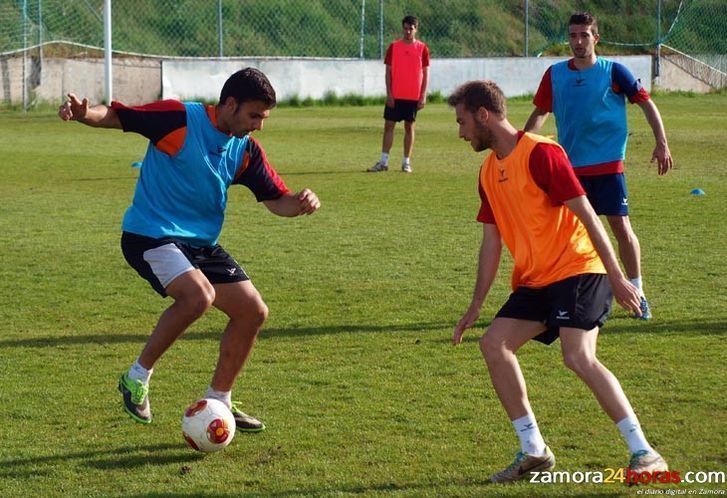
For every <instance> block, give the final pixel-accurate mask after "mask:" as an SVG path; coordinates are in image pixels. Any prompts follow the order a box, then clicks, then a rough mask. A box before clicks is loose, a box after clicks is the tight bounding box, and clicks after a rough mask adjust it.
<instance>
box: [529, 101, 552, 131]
mask: <svg viewBox="0 0 727 498" xmlns="http://www.w3.org/2000/svg"><path fill="white" fill-rule="evenodd" d="M548 114H550V113H549V112H546V111H543V110H541V109H538V108H537V107H536V108H535V109H533V112H532V113H531V114H530V117H529V118H528V120H527V122H526V123H525V127H524V128H523V130H524V131H527V132H530V133H538V132H539V131H540V128H542V127H543V125H544V124H545V120H546V119H548Z"/></svg>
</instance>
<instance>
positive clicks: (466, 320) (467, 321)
mask: <svg viewBox="0 0 727 498" xmlns="http://www.w3.org/2000/svg"><path fill="white" fill-rule="evenodd" d="M479 317H480V306H474V305H470V307H469V308H467V311H465V313H464V315H462V318H460V319H459V322H457V325H456V326H455V327H454V334H452V344H453V345H454V346H456V345H457V344H461V343H462V336H463V335H464V331H465V330H467V329H469V328H472V327H473V326H474V325H475V322H477V319H478V318H479Z"/></svg>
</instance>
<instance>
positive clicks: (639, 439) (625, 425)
mask: <svg viewBox="0 0 727 498" xmlns="http://www.w3.org/2000/svg"><path fill="white" fill-rule="evenodd" d="M616 427H618V430H619V431H621V435H622V436H623V438H624V440H626V444H628V445H629V451H630V452H631V453H632V454H633V453H636V452H637V451H641V450H645V451H648V452H649V453H655V451H654V448H652V447H651V445H650V444H649V442H648V441H647V440H646V437H645V436H644V431H642V430H641V424H639V419H637V418H636V415H634V414H631V415H629V416H628V417H626V418H625V419H623V420H622V421H621V422H619V423H617V424H616Z"/></svg>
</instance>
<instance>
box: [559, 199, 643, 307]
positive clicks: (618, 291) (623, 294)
mask: <svg viewBox="0 0 727 498" xmlns="http://www.w3.org/2000/svg"><path fill="white" fill-rule="evenodd" d="M565 205H566V206H568V209H570V210H571V211H573V213H575V215H576V216H577V217H578V219H579V220H581V223H583V225H584V226H585V227H586V231H587V232H588V236H589V237H590V238H591V242H593V247H594V248H595V249H596V252H597V253H598V256H599V257H600V258H601V261H603V266H605V267H606V273H607V274H608V280H609V282H610V283H611V291H612V292H613V297H614V299H615V300H616V302H617V303H618V304H619V305H620V306H621V307H622V308H624V309H625V310H626V311H629V312H632V313H634V314H636V315H641V308H640V302H641V296H640V295H639V291H638V290H637V289H636V287H634V286H633V285H632V284H631V283H630V282H629V281H628V280H626V278H625V277H624V274H623V272H622V271H621V268H620V267H619V265H618V260H617V259H616V252H615V251H614V250H613V246H612V245H611V241H610V239H609V238H608V234H607V233H606V229H605V228H604V227H603V223H601V220H599V219H598V215H596V212H595V211H594V210H593V208H592V207H591V205H590V203H589V202H588V200H587V199H586V196H585V195H582V196H580V197H576V198H574V199H570V200H568V201H565Z"/></svg>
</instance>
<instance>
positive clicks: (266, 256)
mask: <svg viewBox="0 0 727 498" xmlns="http://www.w3.org/2000/svg"><path fill="white" fill-rule="evenodd" d="M657 102H658V104H659V106H660V109H661V111H662V113H663V115H664V118H665V122H666V126H667V129H668V130H669V135H670V139H671V147H672V151H673V153H674V156H675V158H676V161H677V165H678V167H677V169H676V170H675V171H674V172H673V173H672V174H670V175H669V176H667V177H665V178H657V176H656V175H655V173H654V172H653V169H652V168H650V167H648V165H647V161H648V157H649V155H650V150H651V145H652V139H651V137H650V132H649V131H648V128H647V127H646V125H645V121H644V119H643V117H641V116H639V115H636V114H634V115H632V116H631V123H632V125H633V126H632V128H633V134H632V137H631V146H630V149H629V150H630V152H629V158H628V164H629V181H630V183H629V185H630V189H631V196H632V199H633V202H632V204H633V223H634V225H635V227H636V230H637V232H638V234H639V236H640V238H641V242H642V246H643V248H644V267H645V275H646V286H647V292H649V294H650V298H651V301H652V304H653V306H654V312H655V315H656V318H655V320H653V321H652V322H650V323H640V322H636V321H633V320H630V319H628V318H626V317H625V315H624V313H623V312H621V311H616V312H615V313H614V318H613V319H612V320H610V321H609V323H608V326H607V329H606V331H605V332H604V334H603V336H602V337H601V340H600V352H601V353H600V356H601V359H602V360H603V361H604V363H606V364H607V365H608V366H609V367H610V368H611V369H612V370H613V371H614V372H615V373H616V375H617V376H618V377H619V378H620V379H621V381H622V383H623V385H624V387H625V389H626V391H627V393H628V394H629V395H630V396H631V398H632V400H633V402H634V404H635V406H636V409H637V411H638V413H639V415H640V416H641V418H642V421H643V423H644V427H645V430H646V432H647V434H648V436H649V437H650V439H651V440H652V442H653V443H654V444H655V445H656V446H657V447H658V448H659V449H660V450H661V451H662V452H663V453H664V454H665V456H667V458H668V459H669V461H670V464H671V466H672V468H673V469H676V470H681V471H682V472H686V471H688V470H723V471H724V470H725V468H726V467H727V460H726V459H725V454H724V448H725V442H726V441H727V433H726V432H725V427H727V419H726V418H725V412H724V396H723V395H722V394H721V393H722V387H720V386H722V385H723V384H724V380H725V378H724V368H723V365H724V357H725V352H726V351H725V349H726V346H727V343H726V342H725V337H726V336H725V332H726V330H727V329H726V327H725V311H726V310H725V305H724V299H721V298H720V296H722V295H723V294H724V292H725V289H726V288H727V277H725V275H727V271H726V270H727V268H726V266H725V250H724V247H725V221H724V219H723V214H724V203H723V202H722V199H723V198H724V196H725V193H726V192H725V183H726V180H727V178H725V176H726V173H725V170H724V168H721V167H720V164H721V163H722V161H723V159H724V157H725V154H726V153H727V149H726V148H725V147H726V146H725V142H724V131H723V130H722V126H721V120H722V119H723V118H722V117H723V116H724V115H725V112H726V111H727V100H725V97H724V96H717V95H712V96H703V97H696V98H689V97H683V96H661V97H659V98H658V101H657ZM529 109H530V106H529V104H527V103H525V102H522V101H519V102H514V103H512V105H511V116H512V121H513V122H514V123H520V124H522V123H523V122H524V120H525V118H526V116H527V114H528V112H529ZM630 111H631V112H634V111H637V112H638V110H637V109H634V108H631V109H630ZM549 124H550V125H551V130H552V123H549ZM380 132H381V119H380V108H379V107H362V108H345V109H335V108H307V109H290V108H289V109H277V110H275V111H274V113H273V116H272V118H271V119H270V121H269V123H267V125H266V128H265V130H264V131H263V132H262V133H260V135H259V138H260V140H261V141H262V143H263V144H265V146H266V149H267V150H268V154H269V157H270V159H271V161H272V162H273V164H276V165H277V167H278V169H279V170H280V171H281V172H282V174H283V176H284V178H285V180H286V181H287V182H288V184H289V185H290V186H291V187H294V188H299V187H303V186H309V187H311V188H313V189H314V190H315V191H316V192H318V194H319V195H320V196H321V198H322V200H323V203H324V207H323V208H322V210H321V211H320V212H319V213H318V214H316V215H315V216H313V217H309V218H305V219H295V220H286V219H279V218H275V217H273V216H271V215H269V214H268V213H266V212H265V211H264V209H263V208H262V206H260V205H257V204H256V203H255V202H254V201H253V200H252V198H251V196H250V195H249V193H247V192H246V191H244V190H243V189H236V190H235V191H234V193H233V195H232V200H231V206H230V209H229V215H228V219H227V221H226V227H225V231H224V233H223V236H222V243H223V244H224V245H225V246H226V247H227V248H228V250H230V251H231V252H232V253H233V254H234V255H235V256H236V257H237V258H238V260H239V261H240V263H241V264H242V265H243V266H244V267H245V268H246V269H247V270H248V271H249V273H250V274H251V275H252V277H253V280H254V282H255V283H256V285H257V286H258V288H259V289H260V290H261V292H262V294H263V296H265V298H266V301H267V303H268V304H269V306H270V308H271V318H270V320H269V322H268V323H267V325H266V328H265V331H264V332H263V334H262V336H261V339H260V341H259V344H258V348H257V349H256V351H255V354H254V355H253V358H252V360H251V362H250V365H249V368H248V369H247V370H246V372H245V373H244V375H243V378H242V379H241V382H240V385H239V389H238V391H237V396H238V397H239V398H240V399H242V400H244V401H245V402H246V405H247V406H248V407H249V411H250V412H251V413H254V414H256V415H259V416H261V417H263V418H264V419H265V420H266V422H267V424H268V426H269V430H268V431H267V432H266V433H264V434H262V435H258V436H253V437H246V436H238V437H237V438H236V440H235V441H234V442H233V445H232V446H231V447H230V448H228V449H227V450H226V451H224V452H223V453H220V454H216V455H211V456H208V457H201V456H199V455H196V454H194V453H192V452H191V451H190V450H188V449H186V448H185V447H184V445H183V442H182V440H181V436H180V433H179V419H180V417H181V412H182V409H183V407H184V406H185V405H186V404H187V403H188V402H190V401H192V400H193V399H194V398H195V397H197V396H199V395H200V394H201V393H202V392H203V391H204V389H205V387H206V384H207V382H208V379H209V376H210V375H211V369H212V361H213V358H214V357H215V356H216V349H217V339H218V337H219V330H220V329H221V327H222V326H223V325H224V320H223V319H222V317H221V316H220V314H219V313H212V314H210V315H209V316H206V317H205V318H203V319H202V320H200V321H199V322H198V323H197V324H195V325H194V326H193V327H192V329H191V330H190V331H189V333H188V334H187V335H186V336H185V337H184V338H183V339H182V340H181V341H180V342H179V343H177V344H176V345H175V346H174V347H173V348H172V349H171V350H170V351H169V352H168V354H167V355H166V356H165V357H164V358H163V359H162V361H161V362H160V363H159V364H158V368H157V369H156V373H155V374H154V379H153V384H152V392H151V399H152V402H153V407H154V410H155V414H156V420H155V423H154V424H153V425H152V426H150V427H141V426H138V425H135V424H133V423H131V422H130V421H129V420H128V419H127V418H126V417H125V416H124V415H123V414H122V413H121V411H120V408H119V406H118V399H117V398H118V395H117V393H116V392H115V381H116V378H117V376H118V374H119V373H120V372H121V371H122V370H123V369H125V368H126V367H127V366H128V364H129V363H130V362H131V361H132V360H133V358H134V357H135V355H136V354H138V351H139V350H140V348H141V346H142V344H143V342H144V340H145V338H146V336H147V334H148V330H149V328H150V327H151V326H152V324H153V323H154V321H155V320H156V317H157V316H158V314H159V313H160V311H161V310H162V309H163V308H164V306H165V304H166V303H165V302H164V301H162V300H160V299H158V298H157V297H156V296H155V295H154V294H153V293H152V292H151V291H150V290H149V289H148V288H147V286H146V285H145V284H144V282H142V281H141V280H140V279H139V278H137V277H136V276H135V275H134V273H133V271H132V270H130V269H129V268H128V267H126V265H125V263H124V262H123V258H122V257H121V254H120V251H119V249H118V225H119V221H120V218H121V216H122V213H123V210H124V208H125V207H126V205H127V203H128V201H129V198H130V196H131V193H132V190H133V184H134V178H135V174H136V170H134V169H132V168H130V167H129V163H130V162H131V161H134V160H137V159H138V158H139V157H140V156H141V154H143V150H144V142H143V140H141V139H140V138H138V137H134V136H128V135H122V134H121V133H118V132H110V131H103V130H90V129H82V128H81V127H80V126H79V125H75V124H66V125H64V124H62V123H60V122H57V121H56V119H55V118H53V117H46V116H42V115H32V114H31V115H29V116H27V117H24V116H21V115H15V114H0V136H2V137H3V139H2V141H0V157H2V158H3V160H2V166H1V168H2V171H3V182H2V183H0V197H1V198H2V199H3V208H2V210H1V211H0V233H2V234H3V237H2V238H0V253H1V254H3V256H4V261H3V265H2V267H0V299H1V300H2V301H1V302H2V303H3V305H2V306H0V317H2V323H3V324H4V325H3V333H2V336H1V337H0V354H1V355H2V359H1V361H0V398H1V400H2V402H1V403H0V416H1V417H2V419H3V420H4V421H5V423H4V424H2V425H0V440H1V441H2V442H3V444H2V445H1V446H0V495H3V496H5V495H8V496H11V495H16V496H17V495H37V496H61V495H63V496H121V495H123V496H150V495H151V496H170V495H189V496H192V495H196V496H199V495H205V494H206V495H215V496H222V495H226V494H229V495H230V496H240V495H243V494H252V495H256V494H265V495H272V496H297V495H305V496H310V495H330V494H336V495H349V494H361V493H363V494H366V495H381V494H389V493H391V494H395V495H400V496H422V495H428V496H435V495H436V496H441V495H450V496H484V495H492V496H554V495H581V494H583V493H587V492H590V493H601V494H608V495H632V493H631V492H630V491H628V490H625V489H624V488H623V487H621V486H619V485H590V486H585V485H581V486H576V485H552V486H546V485H540V486H538V485H528V484H519V485H516V486H511V487H490V486H488V485H486V477H487V476H488V475H489V473H491V472H493V471H495V470H498V468H499V467H500V466H501V465H503V464H504V463H506V462H507V461H509V459H510V458H511V456H512V452H513V451H514V449H515V447H516V445H515V438H514V436H513V435H512V433H511V428H510V426H509V423H508V421H507V419H506V417H505V415H504V413H503V412H502V409H501V408H500V406H499V403H498V402H497V399H496V396H495V393H494V392H493V390H492V388H491V386H490V383H489V381H488V379H487V376H486V372H485V370H484V367H483V365H482V361H481V359H480V358H479V353H478V351H477V343H476V337H477V335H478V333H477V332H472V333H470V334H469V335H468V336H467V340H466V342H465V344H464V345H463V346H462V347H459V348H452V347H451V346H450V345H449V337H450V333H451V329H452V327H453V325H454V323H455V322H456V320H457V319H458V318H459V316H460V315H459V314H460V313H461V312H463V311H464V309H465V308H466V306H467V304H468V301H469V296H470V292H471V287H472V283H473V272H474V265H475V258H476V252H477V248H478V244H479V238H480V233H481V231H480V228H479V227H478V225H477V224H476V223H475V222H473V218H474V215H475V213H476V210H477V194H476V183H475V181H476V180H475V178H476V171H477V165H478V164H479V162H480V160H481V158H480V157H479V156H478V155H476V154H474V153H472V152H471V150H469V148H468V146H467V145H466V144H464V143H462V142H458V141H457V138H456V127H455V124H454V119H453V114H452V112H451V110H449V109H447V108H446V106H444V105H433V106H430V107H428V108H427V109H425V111H423V112H422V113H421V114H420V119H419V122H418V132H419V134H418V142H417V145H416V154H415V158H414V168H415V173H414V174H413V175H411V176H407V175H402V174H400V173H397V172H389V173H388V174H384V175H366V174H363V173H361V171H362V170H363V169H364V168H365V167H367V166H369V165H370V164H372V163H373V162H374V160H375V159H376V156H377V152H376V151H377V149H378V147H379V144H380ZM40 137H42V140H39V138H40ZM400 145H401V130H400V129H397V136H396V142H395V151H394V152H395V153H394V161H396V160H397V158H398V155H399V154H398V150H399V147H400ZM394 164H395V163H394ZM694 187H701V188H703V189H704V190H705V191H706V192H707V195H706V196H704V197H693V196H690V195H689V191H690V190H691V189H692V188H694ZM508 266H509V263H508V262H507V261H506V262H505V266H504V268H503V270H502V271H501V276H500V279H499V280H498V283H497V285H496V286H495V287H494V289H493V291H492V294H491V297H490V298H489V299H488V301H487V303H486V304H485V306H484V311H483V317H482V320H481V324H480V329H481V328H482V327H483V326H485V325H486V324H487V320H488V319H489V317H491V316H492V313H494V312H495V311H496V309H497V307H498V305H499V303H500V302H502V300H503V299H504V298H505V296H506V293H507V273H508V271H507V268H508ZM522 363H523V369H524V372H525V375H526V377H527V378H528V379H529V380H530V395H531V399H532V402H533V405H534V407H535V409H536V411H537V414H538V418H539V421H540V423H541V425H542V426H543V428H544V432H545V435H546V438H547V440H548V441H549V443H550V444H551V445H552V446H553V448H554V450H555V451H556V454H557V457H558V461H559V468H560V469H561V470H570V471H587V470H602V469H604V468H606V467H609V468H615V467H618V466H622V465H623V464H624V463H625V458H626V452H625V449H624V447H623V445H622V443H621V442H620V441H619V437H618V434H617V431H616V430H615V428H614V427H613V426H612V424H611V423H610V422H609V421H608V420H607V419H606V417H605V416H604V415H603V414H602V413H601V412H600V411H599V410H598V408H597V406H596V403H595V401H594V400H593V399H592V398H591V396H590V395H589V393H588V392H587V391H586V389H585V388H584V387H583V385H582V384H580V383H579V382H578V381H577V380H576V379H575V377H574V376H573V375H572V374H571V373H569V372H568V371H566V370H565V368H564V367H562V365H561V364H560V357H559V352H558V348H557V345H556V346H555V347H552V348H544V347H541V346H539V345H535V344H533V345H528V346H527V347H525V348H524V350H523V352H522ZM697 487H699V488H701V487H705V486H697ZM717 487H719V486H717ZM722 487H724V485H723V486H722Z"/></svg>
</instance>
